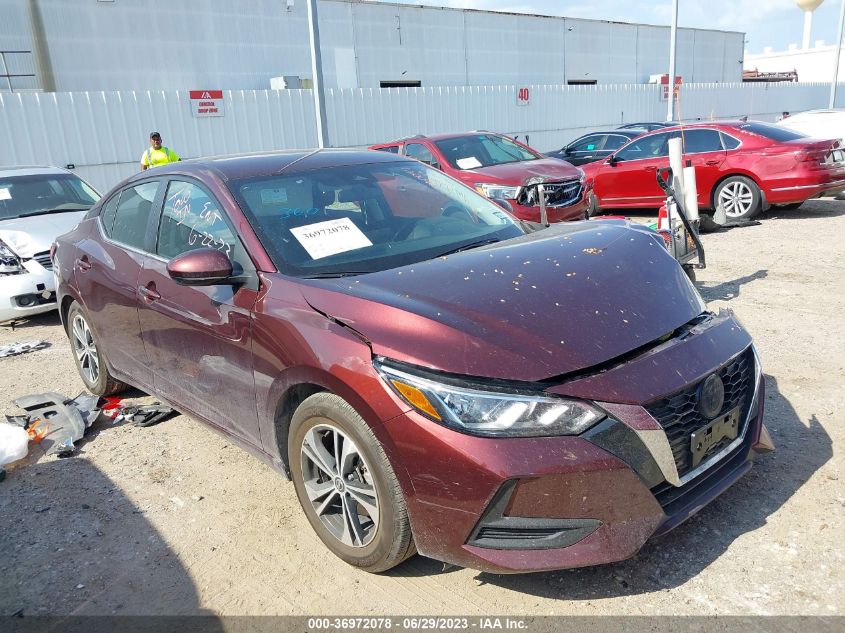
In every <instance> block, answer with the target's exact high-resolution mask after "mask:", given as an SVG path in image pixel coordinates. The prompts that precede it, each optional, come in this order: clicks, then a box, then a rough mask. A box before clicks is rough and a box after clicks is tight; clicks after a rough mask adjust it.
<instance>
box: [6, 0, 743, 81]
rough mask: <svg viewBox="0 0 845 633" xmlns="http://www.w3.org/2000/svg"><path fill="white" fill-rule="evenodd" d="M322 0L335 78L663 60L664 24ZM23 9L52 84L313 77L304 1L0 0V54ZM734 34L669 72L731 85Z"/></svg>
mask: <svg viewBox="0 0 845 633" xmlns="http://www.w3.org/2000/svg"><path fill="white" fill-rule="evenodd" d="M319 5H320V6H319V10H320V29H321V39H322V54H323V61H324V73H325V80H326V85H327V86H328V87H332V88H347V87H349V88H358V87H362V88H378V87H379V85H380V83H379V82H381V81H400V80H405V81H407V80H413V81H420V82H422V85H423V86H425V87H430V86H448V85H452V86H456V85H470V86H478V85H480V86H485V85H500V84H516V83H520V84H523V85H531V84H535V85H536V84H563V83H566V82H567V81H568V80H572V79H580V80H583V79H589V80H596V81H597V82H598V83H599V84H604V83H614V82H615V83H644V82H646V81H648V77H649V75H652V74H658V73H664V72H666V70H667V53H668V50H669V28H668V27H658V26H645V25H637V24H621V23H615V22H604V21H599V20H581V19H574V18H562V17H541V16H536V15H522V14H515V13H496V12H490V11H475V10H461V9H451V8H445V7H421V6H411V5H406V4H401V5H400V4H387V3H380V2H360V1H357V0H354V1H351V0H323V1H321V2H320V3H319ZM27 7H37V8H38V13H39V15H40V16H41V23H42V24H43V32H44V37H45V39H46V43H47V46H46V50H47V51H48V53H49V54H48V55H45V58H47V60H46V61H47V62H48V65H49V67H50V69H51V70H52V74H53V76H54V78H55V89H56V90H58V91H61V92H66V91H83V90H149V89H155V90H190V89H221V88H222V89H266V88H269V87H270V78H271V77H275V76H280V75H296V76H300V77H310V75H311V66H310V52H309V44H308V27H307V14H306V7H305V0H294V2H292V3H291V4H288V2H286V1H285V0H249V1H244V0H241V1H239V2H233V1H232V0H191V1H190V2H188V1H187V0H183V1H181V2H174V1H173V0H114V1H112V2H96V1H95V0H37V2H34V0H0V50H11V49H14V50H19V49H23V50H31V49H32V42H31V32H30V21H29V18H28V12H27ZM743 38H744V36H743V34H742V33H736V32H723V31H705V30H691V29H681V30H680V34H679V48H678V63H679V65H678V71H679V72H678V74H681V75H683V77H684V80H685V81H688V82H700V81H739V80H740V79H741V64H739V63H738V62H736V60H741V59H742V42H743ZM737 48H738V50H739V56H736V53H735V52H734V50H735V49H737ZM726 59H727V60H728V61H730V63H727V61H725V60H726ZM0 89H2V88H0Z"/></svg>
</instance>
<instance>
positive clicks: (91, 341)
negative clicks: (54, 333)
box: [67, 301, 127, 396]
mask: <svg viewBox="0 0 845 633" xmlns="http://www.w3.org/2000/svg"><path fill="white" fill-rule="evenodd" d="M67 335H68V338H69V339H70V346H71V349H72V350H73V359H74V361H75V362H76V370H77V371H78V372H79V377H80V378H82V382H84V383H85V386H86V387H87V388H88V391H90V392H91V393H93V394H94V395H97V396H109V395H112V394H115V393H119V392H121V391H123V390H124V389H126V387H127V385H126V384H124V383H122V382H120V381H119V380H117V379H116V378H115V377H114V376H112V375H111V373H110V372H109V368H108V363H106V358H105V356H104V355H103V350H102V346H101V345H100V344H99V343H98V342H97V340H96V339H95V338H94V332H93V331H92V330H91V326H90V325H89V323H88V315H87V314H85V311H84V310H83V309H82V306H81V305H79V303H78V302H77V301H74V302H73V303H72V304H71V305H70V309H68V313H67Z"/></svg>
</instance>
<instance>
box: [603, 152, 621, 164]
mask: <svg viewBox="0 0 845 633" xmlns="http://www.w3.org/2000/svg"><path fill="white" fill-rule="evenodd" d="M604 162H605V163H606V164H608V165H610V166H611V167H616V163H618V162H619V159H618V158H616V154H611V155H610V156H609V157H608V159H607V160H606V161H604Z"/></svg>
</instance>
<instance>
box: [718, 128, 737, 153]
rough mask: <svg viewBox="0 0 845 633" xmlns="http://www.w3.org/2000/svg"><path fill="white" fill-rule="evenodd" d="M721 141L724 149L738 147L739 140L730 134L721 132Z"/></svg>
mask: <svg viewBox="0 0 845 633" xmlns="http://www.w3.org/2000/svg"><path fill="white" fill-rule="evenodd" d="M722 143H723V144H724V146H725V149H736V148H737V147H739V140H738V139H735V138H734V137H733V136H731V135H730V134H725V133H724V132H723V133H722Z"/></svg>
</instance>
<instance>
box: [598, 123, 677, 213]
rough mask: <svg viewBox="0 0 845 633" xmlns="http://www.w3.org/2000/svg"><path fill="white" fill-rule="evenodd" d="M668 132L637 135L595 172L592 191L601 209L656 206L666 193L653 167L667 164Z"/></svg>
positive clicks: (660, 167)
mask: <svg viewBox="0 0 845 633" xmlns="http://www.w3.org/2000/svg"><path fill="white" fill-rule="evenodd" d="M668 139H669V133H662V134H655V135H651V136H646V137H641V138H638V139H636V140H634V141H632V142H631V143H629V144H628V145H626V146H625V147H623V148H622V149H621V150H619V151H618V152H616V154H615V155H614V156H616V157H617V158H618V162H617V163H616V164H615V165H610V164H604V165H602V167H601V169H600V170H599V172H598V173H597V174H596V177H595V179H594V184H593V191H594V192H595V195H596V197H598V199H599V205H600V206H602V207H604V208H614V207H659V206H660V205H661V204H662V203H663V200H664V199H665V198H666V194H665V193H664V192H663V190H662V189H661V188H660V185H658V184H657V170H658V169H662V168H664V167H668V166H669V150H668V145H667V143H668Z"/></svg>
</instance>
